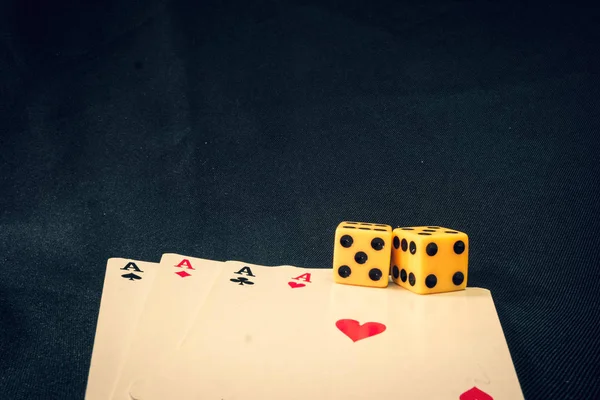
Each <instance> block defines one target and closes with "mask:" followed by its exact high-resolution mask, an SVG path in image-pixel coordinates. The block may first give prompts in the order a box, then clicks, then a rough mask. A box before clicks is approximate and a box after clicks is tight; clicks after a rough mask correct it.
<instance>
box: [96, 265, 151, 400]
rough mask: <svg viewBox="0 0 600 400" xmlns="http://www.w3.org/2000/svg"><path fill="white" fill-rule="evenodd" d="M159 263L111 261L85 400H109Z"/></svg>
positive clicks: (107, 267)
mask: <svg viewBox="0 0 600 400" xmlns="http://www.w3.org/2000/svg"><path fill="white" fill-rule="evenodd" d="M157 271H158V263H149V262H144V261H138V260H129V259H125V258H111V259H109V260H108V262H107V264H106V272H105V275H104V286H103V290H102V298H101V300H100V311H99V314H98V321H97V327H96V335H95V338H94V348H93V352H92V358H91V362H90V371H89V374H88V383H87V388H86V393H85V398H86V400H105V399H107V398H109V397H110V394H111V391H112V388H113V386H114V384H115V383H116V380H117V378H118V373H119V369H120V367H121V364H122V362H123V361H124V355H125V352H126V350H127V348H128V347H129V344H130V343H131V339H132V334H133V331H134V329H135V324H136V322H137V319H138V318H139V316H140V314H141V312H142V310H143V307H144V303H145V302H146V297H147V295H148V292H149V291H150V288H151V287H152V282H153V280H154V277H155V275H156V272H157Z"/></svg>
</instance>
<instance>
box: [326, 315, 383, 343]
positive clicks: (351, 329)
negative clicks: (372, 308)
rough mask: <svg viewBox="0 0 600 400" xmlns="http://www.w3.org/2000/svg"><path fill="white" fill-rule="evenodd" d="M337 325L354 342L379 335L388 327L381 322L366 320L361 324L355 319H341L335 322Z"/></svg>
mask: <svg viewBox="0 0 600 400" xmlns="http://www.w3.org/2000/svg"><path fill="white" fill-rule="evenodd" d="M335 326H337V328H338V329H339V330H340V331H342V332H344V334H345V335H346V336H348V337H349V338H350V339H352V341H353V342H357V341H359V340H361V339H366V338H368V337H371V336H375V335H379V334H380V333H382V332H383V331H385V329H386V326H385V325H384V324H381V323H379V322H366V323H364V324H362V325H361V324H360V323H359V322H358V321H356V320H354V319H340V320H338V321H337V322H336V323H335Z"/></svg>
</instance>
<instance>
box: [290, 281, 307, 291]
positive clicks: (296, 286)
mask: <svg viewBox="0 0 600 400" xmlns="http://www.w3.org/2000/svg"><path fill="white" fill-rule="evenodd" d="M288 285H290V287H291V288H292V289H296V288H301V287H304V286H306V285H305V284H304V283H298V282H288Z"/></svg>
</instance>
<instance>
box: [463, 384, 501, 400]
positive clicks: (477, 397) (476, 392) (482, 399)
mask: <svg viewBox="0 0 600 400" xmlns="http://www.w3.org/2000/svg"><path fill="white" fill-rule="evenodd" d="M459 399H460V400H494V398H493V397H492V396H490V395H489V394H487V393H486V392H484V391H483V390H481V389H478V388H477V387H475V386H473V387H472V388H471V389H469V390H467V391H466V392H464V393H463V394H461V395H460V397H459Z"/></svg>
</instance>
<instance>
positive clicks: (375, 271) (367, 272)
mask: <svg viewBox="0 0 600 400" xmlns="http://www.w3.org/2000/svg"><path fill="white" fill-rule="evenodd" d="M391 245H392V227H391V226H389V225H384V224H371V223H365V222H342V223H341V224H339V225H338V227H337V229H336V231H335V244H334V248H333V277H334V281H335V282H336V283H341V284H346V285H356V286H369V287H380V288H383V287H387V286H388V283H389V271H390V257H391Z"/></svg>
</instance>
